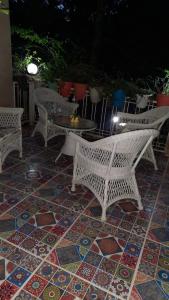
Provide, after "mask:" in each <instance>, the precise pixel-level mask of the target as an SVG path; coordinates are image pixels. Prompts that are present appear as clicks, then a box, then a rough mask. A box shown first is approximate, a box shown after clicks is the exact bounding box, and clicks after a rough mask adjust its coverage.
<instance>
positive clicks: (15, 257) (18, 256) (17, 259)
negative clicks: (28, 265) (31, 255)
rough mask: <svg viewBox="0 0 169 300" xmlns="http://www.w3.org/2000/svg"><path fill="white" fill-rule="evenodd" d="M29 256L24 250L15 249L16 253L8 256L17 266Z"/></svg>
mask: <svg viewBox="0 0 169 300" xmlns="http://www.w3.org/2000/svg"><path fill="white" fill-rule="evenodd" d="M27 255H28V253H26V252H25V251H23V250H22V249H19V248H15V249H14V251H13V252H12V253H11V254H10V255H9V256H8V259H9V260H11V261H12V262H13V263H15V264H17V265H20V264H21V263H22V261H23V260H24V259H25V258H26V257H27Z"/></svg>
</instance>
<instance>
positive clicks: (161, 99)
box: [156, 94, 169, 106]
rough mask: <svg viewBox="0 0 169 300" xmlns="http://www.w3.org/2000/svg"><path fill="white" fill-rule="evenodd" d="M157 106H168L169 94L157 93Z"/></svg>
mask: <svg viewBox="0 0 169 300" xmlns="http://www.w3.org/2000/svg"><path fill="white" fill-rule="evenodd" d="M156 100H157V106H169V95H165V94H157V97H156Z"/></svg>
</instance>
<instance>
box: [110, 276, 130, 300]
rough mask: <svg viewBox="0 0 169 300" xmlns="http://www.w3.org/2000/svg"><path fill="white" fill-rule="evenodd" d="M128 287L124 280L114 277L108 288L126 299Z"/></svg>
mask: <svg viewBox="0 0 169 300" xmlns="http://www.w3.org/2000/svg"><path fill="white" fill-rule="evenodd" d="M129 288H130V286H129V284H128V283H127V282H126V281H124V280H122V279H119V278H115V279H113V280H112V282H111V286H110V289H109V290H110V291H111V292H112V293H114V294H115V295H117V296H120V297H122V298H124V299H127V296H128V293H129ZM110 299H111V298H110Z"/></svg>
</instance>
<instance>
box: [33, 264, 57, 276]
mask: <svg viewBox="0 0 169 300" xmlns="http://www.w3.org/2000/svg"><path fill="white" fill-rule="evenodd" d="M56 269H57V268H56V267H54V266H53V265H51V264H49V263H47V262H44V263H43V264H42V265H41V266H40V268H39V269H38V271H37V272H36V274H38V275H39V276H41V277H43V278H45V279H46V280H50V279H51V278H52V276H53V275H54V274H55V272H56Z"/></svg>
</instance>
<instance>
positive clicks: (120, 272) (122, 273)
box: [115, 264, 134, 283]
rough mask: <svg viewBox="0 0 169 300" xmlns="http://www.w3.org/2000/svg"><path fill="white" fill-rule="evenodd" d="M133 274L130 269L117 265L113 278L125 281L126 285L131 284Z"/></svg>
mask: <svg viewBox="0 0 169 300" xmlns="http://www.w3.org/2000/svg"><path fill="white" fill-rule="evenodd" d="M133 274H134V271H133V270H132V269H129V268H127V267H126V266H124V265H120V264H119V265H118V268H117V271H116V274H115V276H116V277H118V278H121V279H122V280H124V281H127V282H128V283H131V281H132V278H133Z"/></svg>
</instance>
